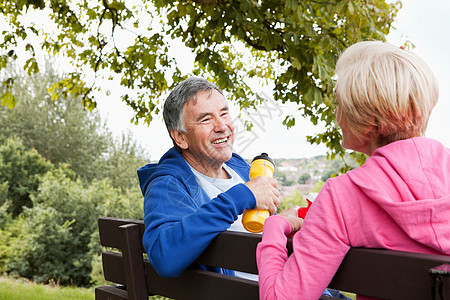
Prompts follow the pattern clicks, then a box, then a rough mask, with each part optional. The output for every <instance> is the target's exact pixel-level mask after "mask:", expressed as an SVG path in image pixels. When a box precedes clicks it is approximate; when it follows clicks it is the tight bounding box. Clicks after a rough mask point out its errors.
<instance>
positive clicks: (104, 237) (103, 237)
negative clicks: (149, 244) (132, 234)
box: [98, 217, 145, 253]
mask: <svg viewBox="0 0 450 300" xmlns="http://www.w3.org/2000/svg"><path fill="white" fill-rule="evenodd" d="M126 224H137V225H138V227H139V235H140V236H141V237H142V236H143V235H144V230H145V226H144V221H137V220H128V219H116V218H108V217H103V218H99V219H98V229H99V233H100V244H101V245H102V246H105V247H112V248H117V249H120V247H121V244H120V239H119V234H120V233H119V227H120V226H122V225H126ZM141 251H142V253H145V250H144V248H143V247H142V249H141Z"/></svg>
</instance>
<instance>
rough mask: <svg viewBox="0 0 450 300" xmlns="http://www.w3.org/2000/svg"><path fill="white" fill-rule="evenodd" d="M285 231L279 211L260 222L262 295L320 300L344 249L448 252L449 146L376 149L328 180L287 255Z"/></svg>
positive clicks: (418, 141) (414, 142) (421, 141)
mask: <svg viewBox="0 0 450 300" xmlns="http://www.w3.org/2000/svg"><path fill="white" fill-rule="evenodd" d="M290 230H291V229H290V225H289V223H288V222H287V221H286V220H285V219H284V218H282V217H280V216H272V217H270V218H269V219H267V220H266V222H265V225H264V230H263V237H262V242H261V243H260V244H259V245H258V248H257V263H258V270H259V284H260V297H261V299H318V298H319V297H320V296H321V294H322V292H323V291H324V289H325V288H326V287H327V285H328V284H329V282H330V281H331V279H332V278H333V275H334V274H335V272H336V270H337V269H338V267H339V265H340V263H341V261H342V260H343V258H344V257H345V255H346V253H347V251H348V250H349V249H350V247H366V248H387V249H395V250H403V251H411V252H421V253H432V254H445V255H450V149H447V148H445V147H444V146H443V145H442V144H441V143H439V142H437V141H435V140H432V139H429V138H425V137H418V138H413V139H409V140H404V141H398V142H394V143H391V144H389V145H387V146H384V147H381V148H379V149H377V150H376V151H374V153H373V154H372V156H371V157H370V158H369V159H368V160H367V161H366V163H365V164H364V165H363V166H362V167H360V168H357V169H354V170H352V171H350V172H347V173H346V174H344V175H340V176H338V177H336V178H332V179H329V180H328V181H327V182H326V184H325V186H324V187H323V189H322V190H321V192H320V193H319V195H318V196H317V198H316V200H315V201H314V203H313V205H312V207H311V209H310V210H309V212H308V214H307V216H306V219H305V222H304V224H303V227H302V229H301V230H300V231H299V232H297V233H296V234H295V235H294V238H293V249H294V252H293V254H292V255H291V256H290V257H289V259H288V257H287V250H286V240H287V239H286V236H285V234H288V233H290Z"/></svg>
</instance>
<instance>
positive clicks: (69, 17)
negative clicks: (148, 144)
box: [0, 0, 401, 156]
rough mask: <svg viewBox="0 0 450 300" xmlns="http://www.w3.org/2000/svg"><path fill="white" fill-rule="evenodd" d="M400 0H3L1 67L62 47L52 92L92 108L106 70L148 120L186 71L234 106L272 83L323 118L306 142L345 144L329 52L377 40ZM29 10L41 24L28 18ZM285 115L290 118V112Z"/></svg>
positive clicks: (32, 61) (279, 93) (10, 102)
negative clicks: (62, 72) (188, 57)
mask: <svg viewBox="0 0 450 300" xmlns="http://www.w3.org/2000/svg"><path fill="white" fill-rule="evenodd" d="M400 5H401V4H400V2H396V3H391V4H388V3H386V1H382V0H304V1H299V0H259V1H255V0H241V1H233V0H190V1H189V0H184V1H167V0H141V1H137V0H136V1H131V0H128V1H124V0H123V1H118V0H104V1H88V0H78V1H76V0H72V1H70V0H52V1H50V0H47V1H46V0H18V1H2V2H1V4H0V12H1V13H2V14H3V16H4V17H5V18H6V20H7V23H8V29H5V30H3V31H2V33H1V36H0V41H1V42H0V51H1V53H0V54H1V55H0V69H1V68H4V67H5V66H6V64H7V63H8V62H9V61H10V60H15V59H17V58H18V57H19V53H25V54H24V55H22V54H20V56H21V57H22V56H23V61H24V68H25V70H26V71H27V72H28V73H29V74H33V73H36V72H38V70H39V62H38V60H37V55H36V53H37V50H39V49H41V50H44V51H46V52H48V53H49V54H51V55H61V56H64V57H66V58H67V59H68V60H69V61H70V63H71V64H72V70H71V72H70V73H68V74H67V76H66V77H65V78H64V79H63V80H61V81H59V82H58V83H56V84H54V85H53V86H52V87H51V89H50V90H51V92H52V95H53V96H52V99H56V98H57V97H58V96H59V95H63V96H67V95H72V96H74V97H76V96H80V97H81V98H82V99H83V103H84V105H85V106H86V107H87V108H89V109H93V108H94V107H95V105H96V99H95V97H96V93H95V92H96V91H98V90H100V84H99V82H98V80H97V79H98V77H99V76H100V77H101V76H103V77H105V78H107V79H109V80H113V81H114V80H117V81H118V82H119V83H120V85H121V86H122V87H123V88H124V90H125V92H124V94H123V95H122V100H123V101H124V102H125V103H126V104H127V105H129V106H130V107H132V108H133V109H134V111H135V112H136V114H135V117H134V121H135V122H138V121H139V120H143V121H144V122H147V123H150V121H151V120H152V118H153V117H154V116H155V114H158V113H159V111H160V107H161V104H160V103H159V100H160V99H161V98H162V96H163V95H164V94H165V93H166V92H167V91H169V90H171V89H172V88H173V86H174V85H176V84H177V83H178V82H179V81H181V80H182V79H184V78H185V77H187V76H190V75H197V76H203V77H207V78H209V79H210V80H212V81H214V82H215V83H216V84H217V85H218V86H219V87H220V88H222V89H224V90H225V91H227V92H229V96H228V98H229V99H230V100H232V101H234V102H235V103H237V104H238V105H239V107H240V108H241V109H246V108H249V107H256V106H257V105H258V104H259V103H260V102H261V101H263V99H261V98H260V97H258V96H257V95H255V92H254V91H253V90H252V88H251V86H250V85H251V82H257V83H258V84H270V85H271V87H273V96H274V99H275V100H277V101H279V102H281V103H286V102H294V103H296V104H297V105H298V109H299V115H301V116H305V117H308V118H309V119H310V120H311V122H312V123H314V124H317V123H318V122H322V123H323V124H325V128H326V129H325V132H323V133H320V134H317V135H316V136H311V137H308V140H309V141H310V142H311V143H318V144H319V143H325V144H326V145H327V146H328V147H329V148H330V149H331V150H333V152H334V153H340V152H341V154H342V151H343V150H342V148H341V147H340V144H339V141H340V134H339V132H338V131H337V129H336V126H335V124H334V114H333V109H334V107H333V104H332V99H333V83H334V82H333V69H334V66H335V62H336V60H337V57H338V55H339V53H341V52H342V51H343V49H345V48H346V47H348V46H349V45H351V44H353V43H355V42H358V41H360V40H384V39H385V36H386V34H387V33H388V32H389V30H390V28H391V24H392V22H393V20H394V17H395V15H396V13H397V11H398V9H399V8H400ZM36 12H38V13H40V15H39V16H40V17H39V18H38V19H39V20H41V19H45V20H46V25H45V26H44V25H42V26H38V25H37V24H35V23H33V22H29V20H30V19H33V18H30V16H32V15H33V14H36ZM34 19H35V20H36V18H34ZM49 24H50V25H53V26H50V25H49ZM1 38H2V39H3V40H1ZM33 41H34V43H33ZM174 41H178V42H181V43H182V44H184V46H185V47H186V50H185V51H186V53H187V54H189V52H191V53H192V54H193V55H194V57H195V63H194V66H193V68H192V69H190V70H189V72H187V73H186V72H184V73H183V72H182V68H181V64H182V63H183V62H182V61H179V60H177V59H175V57H174V55H172V54H171V53H172V52H173V51H174V50H177V49H174V48H175V47H179V46H178V44H179V43H174ZM183 59H184V58H183ZM183 59H181V60H183ZM13 83H14V78H7V79H5V80H4V81H3V85H2V89H1V91H0V101H1V104H2V105H7V106H8V107H14V106H15V104H16V102H17V100H16V98H15V96H14V94H13V93H12V92H11V88H10V87H11V86H12V84H13ZM283 123H284V124H285V125H286V126H288V127H290V126H293V125H294V124H295V116H291V115H288V116H286V118H285V120H284V122H283ZM332 156H334V155H332Z"/></svg>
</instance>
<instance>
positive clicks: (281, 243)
mask: <svg viewBox="0 0 450 300" xmlns="http://www.w3.org/2000/svg"><path fill="white" fill-rule="evenodd" d="M332 194H333V193H332V188H331V185H330V184H329V182H327V184H326V185H325V186H324V188H323V189H322V191H321V193H320V194H319V196H318V197H317V199H316V200H315V202H314V204H313V206H312V207H311V209H310V210H309V212H308V214H307V216H306V219H305V222H304V224H303V227H302V229H301V230H300V231H299V232H297V233H296V234H295V235H294V238H293V253H292V255H291V256H290V257H289V258H287V249H286V242H287V238H286V234H288V233H289V232H290V225H289V223H288V221H287V220H285V219H284V218H283V217H280V216H272V217H270V218H268V219H267V220H266V222H265V224H264V229H263V236H262V241H261V243H259V245H258V247H257V252H256V258H257V264H258V271H259V285H260V287H259V290H260V299H318V298H320V296H321V295H322V293H323V292H324V290H325V289H326V287H327V286H328V284H329V283H330V281H331V279H332V278H333V276H334V274H335V272H336V270H337V269H338V267H339V265H340V263H341V261H342V260H343V258H344V257H345V254H346V253H347V251H348V250H349V249H350V246H349V245H348V238H347V234H346V229H345V224H344V221H343V219H342V214H341V212H340V208H339V207H337V206H336V203H335V201H333V197H332Z"/></svg>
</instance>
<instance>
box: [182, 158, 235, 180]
mask: <svg viewBox="0 0 450 300" xmlns="http://www.w3.org/2000/svg"><path fill="white" fill-rule="evenodd" d="M181 155H182V156H183V158H184V159H185V160H186V161H187V162H188V163H189V165H191V167H193V168H194V169H195V170H197V171H198V172H199V173H201V174H203V175H205V176H208V177H211V178H218V179H229V178H230V175H229V174H228V172H227V171H225V169H224V168H223V163H222V164H220V165H217V166H215V165H214V166H213V165H210V164H207V163H206V162H204V161H198V160H196V159H194V158H193V157H191V156H190V155H186V153H183V152H182V153H181Z"/></svg>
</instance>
